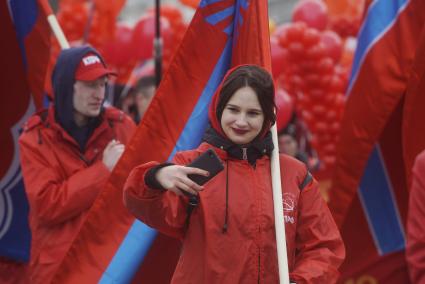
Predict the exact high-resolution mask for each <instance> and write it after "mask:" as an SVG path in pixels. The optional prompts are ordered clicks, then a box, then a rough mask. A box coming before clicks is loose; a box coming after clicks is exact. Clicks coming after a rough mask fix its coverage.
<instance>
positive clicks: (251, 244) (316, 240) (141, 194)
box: [19, 46, 425, 283]
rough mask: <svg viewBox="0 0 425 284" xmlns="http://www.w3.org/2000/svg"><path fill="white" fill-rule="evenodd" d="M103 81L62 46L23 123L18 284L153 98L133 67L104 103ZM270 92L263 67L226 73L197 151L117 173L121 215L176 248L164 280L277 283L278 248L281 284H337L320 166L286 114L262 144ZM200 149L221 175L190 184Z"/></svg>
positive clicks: (416, 208) (87, 58)
mask: <svg viewBox="0 0 425 284" xmlns="http://www.w3.org/2000/svg"><path fill="white" fill-rule="evenodd" d="M114 75H115V74H114V71H113V70H111V69H109V68H108V67H107V64H106V62H105V61H104V59H103V58H102V56H101V54H99V52H98V51H97V50H95V49H94V48H92V47H90V46H81V47H72V48H70V49H67V50H64V51H62V52H61V54H60V55H59V58H58V60H57V63H56V65H55V67H54V71H53V75H52V86H53V93H54V96H53V97H54V100H53V102H52V103H51V104H50V106H49V107H48V109H46V110H42V111H40V112H38V113H36V114H34V115H33V116H32V117H31V118H30V119H29V120H28V121H27V122H26V124H25V126H24V130H23V133H22V135H21V137H20V139H19V146H20V153H21V167H22V173H23V178H24V183H25V189H26V194H27V197H28V201H29V205H30V214H29V220H30V228H31V233H32V244H31V259H30V263H29V265H28V269H27V270H26V273H24V274H22V283H50V282H51V281H52V278H53V276H54V273H55V271H56V269H57V268H58V265H59V264H60V262H59V260H60V259H62V258H63V257H64V255H65V254H66V252H67V251H68V249H69V248H70V246H71V244H72V240H73V239H74V237H75V236H76V234H77V233H78V231H79V229H80V227H81V225H82V223H83V222H84V217H85V215H86V213H87V212H88V210H89V209H90V207H91V206H92V205H93V203H94V201H95V199H96V197H97V195H98V193H99V192H100V191H101V190H102V188H103V186H104V185H105V183H106V181H107V179H108V177H109V175H110V172H111V171H112V170H113V168H114V167H115V165H116V164H117V162H118V160H119V159H120V157H121V155H122V154H123V152H124V150H125V147H126V146H125V145H126V143H127V142H128V141H129V139H130V137H131V135H132V134H133V132H134V131H135V128H136V124H138V123H140V122H141V120H142V119H143V115H144V113H145V112H146V110H147V108H148V106H149V103H150V101H151V100H152V98H153V97H154V94H155V88H156V85H155V76H154V74H153V72H147V73H146V72H145V73H144V75H143V76H141V77H140V78H137V80H135V81H134V83H133V84H132V85H131V86H126V87H124V88H123V87H122V86H121V88H112V90H115V93H114V96H113V97H114V99H113V100H112V101H110V102H109V106H107V107H106V105H107V102H106V100H107V97H108V91H110V90H111V88H108V84H109V83H108V82H109V81H110V78H111V76H114ZM274 95H275V88H274V82H273V78H272V76H271V75H270V74H269V73H268V71H266V70H265V69H263V68H261V67H259V66H256V65H242V66H236V67H235V68H233V69H231V70H229V71H228V73H227V74H226V76H225V78H224V79H223V81H222V83H221V85H220V87H219V88H218V90H217V91H216V93H215V95H214V97H213V100H212V103H211V105H210V110H209V127H208V128H207V130H206V132H205V134H204V137H203V142H202V144H201V145H199V147H198V148H197V149H194V150H190V151H184V152H178V153H177V154H176V155H175V156H174V158H173V160H172V162H171V163H168V162H165V161H151V162H149V163H146V164H142V165H139V166H137V167H136V168H134V169H133V170H132V171H131V173H130V174H129V177H128V179H127V182H126V184H125V187H124V193H123V194H124V197H123V198H124V203H125V205H126V207H127V208H128V210H129V212H131V213H132V214H133V215H134V216H135V217H136V218H138V219H140V220H141V221H143V222H144V223H145V224H147V225H149V226H151V227H153V228H155V229H157V230H158V231H160V232H161V233H163V234H166V235H168V236H171V237H175V238H178V239H180V240H181V241H182V250H181V255H180V258H179V262H178V264H177V267H176V270H175V273H174V275H173V278H172V283H218V282H222V283H251V282H256V283H278V281H279V274H278V268H277V252H276V247H277V242H279V241H285V242H286V246H287V252H288V268H289V276H290V279H291V283H335V282H336V281H337V279H338V275H339V274H338V268H339V266H340V265H341V263H342V262H343V260H344V257H345V249H344V244H343V241H342V239H341V236H340V234H339V231H338V228H337V226H336V224H335V222H334V220H333V218H332V215H331V213H330V211H329V209H328V208H327V204H326V202H325V201H324V200H323V198H322V196H321V193H320V190H319V187H318V183H317V181H316V180H315V179H314V177H313V175H312V174H311V173H312V172H313V173H314V171H315V170H317V169H318V168H319V167H320V161H319V160H318V158H317V155H316V154H315V153H314V149H311V147H310V146H309V143H308V142H309V141H308V131H307V130H306V128H305V126H303V124H302V122H301V121H299V120H297V118H296V115H295V114H294V115H293V118H292V119H291V121H290V122H289V123H288V124H287V125H286V126H285V127H284V128H283V129H280V130H279V142H278V145H274V144H273V142H272V139H271V134H270V128H271V126H272V125H273V124H274V123H275V121H276V117H275V112H274V109H275V102H274ZM113 105H115V106H116V107H114V106H113ZM274 147H279V149H280V152H281V154H280V158H279V160H280V164H281V173H280V174H281V179H282V188H283V191H282V194H283V203H284V215H285V216H284V217H285V218H284V222H285V227H286V239H285V240H276V237H275V225H274V222H275V217H274V213H273V203H272V202H273V201H272V199H273V197H272V189H271V174H270V172H271V169H270V156H271V152H272V150H273V148H274ZM208 149H212V150H213V151H214V152H215V153H216V154H217V156H218V157H219V159H220V160H221V162H222V164H223V167H224V170H223V171H222V172H220V173H219V174H218V175H217V176H215V177H213V178H212V179H211V180H210V181H209V182H207V183H206V184H205V185H200V184H197V183H196V182H194V181H193V180H192V179H191V176H193V175H200V176H205V177H207V176H208V175H209V172H208V171H206V170H202V169H199V168H194V167H189V166H187V165H188V164H190V163H191V162H192V161H193V160H194V159H196V158H197V157H198V156H200V155H201V154H202V153H204V152H206V151H207V150H208ZM423 160H424V159H423V154H422V156H421V157H420V158H419V159H418V161H417V164H416V165H415V168H414V177H415V178H414V181H413V187H412V195H411V197H412V200H411V204H412V208H411V211H410V212H411V213H410V214H409V217H410V222H409V223H408V240H409V244H408V249H407V256H408V261H409V262H410V263H412V271H413V272H412V273H413V275H414V277H415V279H423V278H424V276H423V274H424V273H423V271H424V269H423V261H422V259H423V255H422V252H421V247H422V246H423V243H424V239H425V238H424V233H425V232H424V230H423V226H422V223H423V222H422V221H421V220H422V219H423V215H425V214H423V210H421V203H420V202H421V201H422V200H423V197H422V195H423V188H424V183H423V181H422V173H423ZM193 198H195V199H196V200H197V202H196V204H195V205H194V206H193V204H192V203H191V200H193ZM189 206H193V207H192V208H191V210H188V207H189ZM418 212H419V213H421V214H418ZM418 281H419V280H418ZM417 283H420V281H419V282H417Z"/></svg>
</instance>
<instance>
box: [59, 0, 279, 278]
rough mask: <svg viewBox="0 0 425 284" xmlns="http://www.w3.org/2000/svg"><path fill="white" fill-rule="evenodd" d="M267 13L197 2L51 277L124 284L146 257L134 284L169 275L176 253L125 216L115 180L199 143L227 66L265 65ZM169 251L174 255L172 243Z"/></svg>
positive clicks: (232, 3)
mask: <svg viewBox="0 0 425 284" xmlns="http://www.w3.org/2000/svg"><path fill="white" fill-rule="evenodd" d="M267 13H268V12H267V1H263V0H202V1H201V2H200V4H199V7H198V9H197V11H196V13H195V15H194V17H193V19H192V22H191V24H190V25H189V27H188V29H187V31H186V33H185V36H184V38H183V40H182V42H181V44H180V46H179V48H178V50H177V51H176V53H175V54H174V56H173V59H172V61H171V63H170V65H169V67H168V70H167V72H166V73H165V75H164V77H163V79H162V82H161V85H160V86H159V88H158V90H157V93H156V95H155V97H154V99H153V101H152V102H151V104H150V106H149V109H148V111H147V112H146V114H145V116H144V117H143V120H142V121H141V123H140V125H139V127H138V129H137V131H136V133H135V134H134V136H133V138H132V140H131V141H130V142H129V144H128V145H127V146H126V151H125V153H124V155H123V157H122V158H121V160H120V161H119V163H118V164H117V166H116V168H115V169H114V171H113V173H112V175H111V178H110V179H109V182H108V184H107V186H106V187H105V189H104V191H103V192H102V193H101V194H100V196H99V197H98V199H97V200H96V202H95V203H94V205H93V207H92V208H91V210H90V212H89V214H88V217H87V220H86V222H85V224H84V225H83V227H82V229H81V231H80V233H79V235H78V236H77V238H76V239H75V241H74V243H73V245H72V247H71V249H70V251H69V253H68V254H67V257H66V258H65V259H64V261H63V263H62V265H61V267H60V269H59V271H58V272H57V274H56V278H55V281H57V282H60V283H73V282H76V281H77V282H78V281H79V282H90V283H94V282H100V283H112V282H113V283H128V282H130V281H131V279H132V278H133V275H134V274H135V273H136V272H137V271H138V270H139V268H140V269H141V270H143V267H144V265H145V264H146V263H149V262H150V261H151V260H150V259H149V255H151V256H156V257H157V258H158V257H159V258H160V259H159V260H158V265H156V267H155V268H154V269H152V270H153V271H150V272H147V273H146V274H143V275H140V276H139V278H138V280H139V282H142V281H143V282H145V283H151V282H152V283H153V282H155V283H159V282H161V281H160V280H159V278H160V277H161V275H163V274H167V273H169V274H170V275H171V274H172V271H173V270H174V265H175V260H176V258H178V255H177V256H175V255H170V252H169V251H164V250H161V247H164V246H161V245H159V246H157V251H155V252H154V253H152V250H153V248H151V244H152V243H153V242H155V241H156V240H157V234H156V232H155V231H154V230H152V229H150V228H148V227H147V226H145V225H144V224H142V223H140V222H139V221H135V220H134V218H133V217H132V216H130V215H129V213H128V212H127V210H126V209H125V208H124V206H123V204H122V186H123V184H124V182H125V179H126V178H127V176H128V174H129V172H130V170H131V169H132V168H133V167H135V166H137V165H139V164H142V163H146V162H148V161H152V160H156V161H165V160H167V159H171V158H172V157H173V155H174V154H175V153H176V151H181V150H186V149H192V148H195V147H197V146H198V145H199V143H200V141H201V138H202V135H203V132H204V129H205V127H206V124H207V120H208V118H207V117H208V106H209V102H210V100H211V98H212V96H213V94H214V92H215V90H216V88H217V87H218V85H219V84H220V82H221V80H222V78H223V77H224V74H225V73H226V72H227V70H228V69H229V68H231V67H233V66H235V65H239V64H246V63H252V64H258V65H261V66H263V67H265V68H266V69H268V70H271V59H270V40H269V27H268V14H267ZM173 251H175V252H176V254H178V248H177V249H175V250H173ZM146 255H147V257H146V258H145V256H146ZM171 261H173V262H172V263H170V262H171ZM141 263H142V264H141ZM140 266H141V267H140ZM151 267H154V266H153V265H152V266H151ZM146 270H147V269H145V271H146ZM150 277H152V278H150ZM167 280H168V281H169V278H168V279H167ZM164 282H165V280H164Z"/></svg>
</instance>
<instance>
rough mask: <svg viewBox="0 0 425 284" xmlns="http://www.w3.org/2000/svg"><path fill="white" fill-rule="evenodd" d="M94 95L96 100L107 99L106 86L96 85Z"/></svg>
mask: <svg viewBox="0 0 425 284" xmlns="http://www.w3.org/2000/svg"><path fill="white" fill-rule="evenodd" d="M93 94H94V97H95V98H96V99H99V100H103V98H104V97H105V84H103V85H100V84H99V85H96V86H95V87H94V88H93Z"/></svg>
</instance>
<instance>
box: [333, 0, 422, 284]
mask: <svg viewBox="0 0 425 284" xmlns="http://www.w3.org/2000/svg"><path fill="white" fill-rule="evenodd" d="M424 22H425V2H423V1H420V0H392V1H388V0H387V1H384V0H377V1H374V2H372V3H371V4H370V5H369V7H368V11H367V13H366V16H365V19H364V22H363V25H362V27H361V29H360V32H359V36H358V46H357V49H356V53H355V57H354V63H353V70H352V75H351V78H350V83H349V87H348V91H347V95H348V98H347V103H346V108H345V115H344V118H343V121H342V126H341V134H340V142H339V146H338V148H337V161H336V171H335V175H334V178H333V181H332V189H331V192H330V203H329V206H330V208H331V210H332V213H333V214H334V217H335V220H336V221H337V223H338V224H339V226H340V229H341V234H342V237H343V239H344V242H345V245H346V249H347V257H346V260H345V262H344V264H343V266H342V267H341V272H342V277H341V280H340V281H341V283H357V282H359V281H360V282H361V281H368V282H370V283H409V280H408V275H407V267H406V263H405V259H404V248H405V233H404V228H405V226H404V225H405V221H406V213H407V200H408V195H407V193H408V191H407V180H406V175H405V172H404V158H403V147H402V128H401V126H402V120H403V117H404V113H403V105H404V102H405V93H406V88H407V85H408V81H409V80H410V74H411V70H412V69H411V68H412V63H413V60H414V58H415V53H416V50H417V47H418V41H419V37H418V35H420V34H421V31H422V29H423V26H424ZM350 281H351V282H350Z"/></svg>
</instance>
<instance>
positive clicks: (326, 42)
mask: <svg viewBox="0 0 425 284" xmlns="http://www.w3.org/2000/svg"><path fill="white" fill-rule="evenodd" d="M320 43H321V44H322V45H323V46H324V48H325V52H326V55H327V56H329V57H330V58H332V60H333V61H334V62H338V61H339V59H340V58H341V54H342V40H341V37H340V36H339V35H338V34H337V33H336V32H333V31H330V30H328V31H324V32H323V33H322V34H321V36H320Z"/></svg>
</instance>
